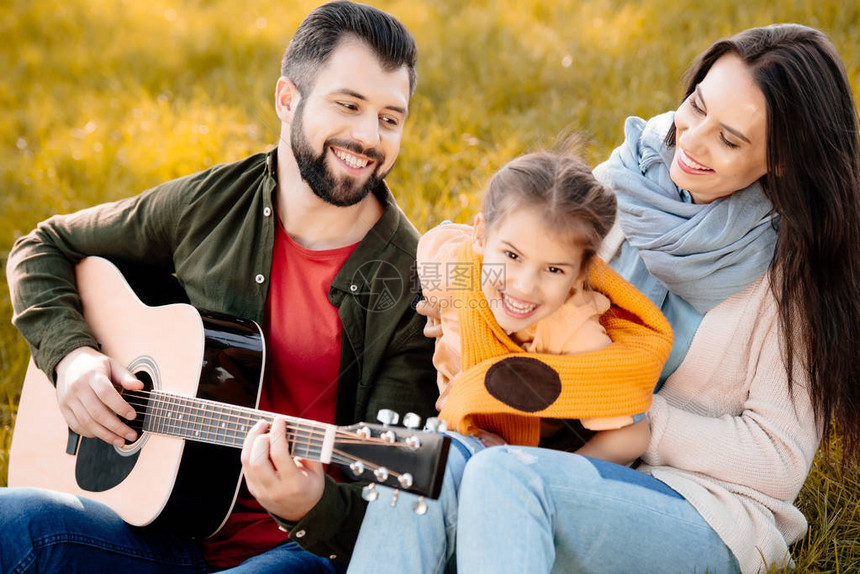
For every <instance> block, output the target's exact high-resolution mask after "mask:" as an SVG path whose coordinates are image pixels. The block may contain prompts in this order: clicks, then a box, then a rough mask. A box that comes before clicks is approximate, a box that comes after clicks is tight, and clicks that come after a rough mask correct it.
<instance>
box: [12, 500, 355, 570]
mask: <svg viewBox="0 0 860 574" xmlns="http://www.w3.org/2000/svg"><path fill="white" fill-rule="evenodd" d="M207 571H208V570H207V568H206V564H205V563H204V561H203V555H202V553H201V551H200V548H199V546H198V544H197V543H196V542H194V541H193V540H190V539H184V538H178V537H173V536H169V535H166V534H163V533H159V532H155V531H152V530H151V529H146V528H135V527H133V526H129V525H127V524H126V523H125V522H123V521H122V519H120V518H119V516H117V515H116V513H115V512H113V511H112V510H111V509H109V508H108V507H106V506H104V505H103V504H100V503H98V502H93V501H91V500H88V499H85V498H79V497H76V496H71V495H67V494H60V493H56V492H51V491H48V490H41V489H33V488H0V572H3V573H4V574H23V573H25V572H27V573H36V572H44V573H51V574H56V573H63V574H74V573H77V572H81V573H83V572H87V573H91V572H99V573H101V572H106V573H113V574H137V573H150V572H152V573H155V572H158V573H162V572H163V573H180V572H181V573H183V574H187V573H191V572H195V573H199V572H207ZM222 572H230V573H233V574H246V573H247V574H250V573H252V572H253V573H260V574H265V573H269V572H271V573H274V572H290V573H293V572H296V573H306V572H307V573H314V574H316V573H320V574H323V573H325V574H333V573H337V572H343V567H342V566H340V565H336V564H335V563H333V562H331V561H330V560H328V559H325V558H320V557H318V556H315V555H313V554H311V553H309V552H306V551H304V550H302V549H301V548H300V547H299V546H298V545H297V544H295V543H294V542H288V543H286V544H282V545H280V546H278V547H276V548H273V549H272V550H269V551H268V552H265V553H263V554H260V555H258V556H255V557H253V558H250V559H248V560H246V561H245V562H243V563H242V564H241V565H239V566H237V567H236V568H231V569H228V570H223V571H222Z"/></svg>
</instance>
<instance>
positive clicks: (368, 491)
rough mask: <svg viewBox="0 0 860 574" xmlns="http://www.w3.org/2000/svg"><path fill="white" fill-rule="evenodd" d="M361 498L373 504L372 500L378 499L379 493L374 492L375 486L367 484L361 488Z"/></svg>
mask: <svg viewBox="0 0 860 574" xmlns="http://www.w3.org/2000/svg"><path fill="white" fill-rule="evenodd" d="M361 497H362V498H363V499H364V500H366V501H368V502H373V501H374V500H376V499H377V498H379V491H378V490H376V485H375V484H368V485H367V486H365V487H364V488H362V489H361Z"/></svg>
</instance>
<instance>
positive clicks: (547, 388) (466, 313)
mask: <svg viewBox="0 0 860 574" xmlns="http://www.w3.org/2000/svg"><path fill="white" fill-rule="evenodd" d="M461 260H462V261H463V262H464V263H467V265H464V267H463V268H468V269H470V270H471V273H472V275H473V276H472V277H471V281H470V282H469V283H468V284H469V285H471V286H473V287H474V288H473V289H463V290H462V291H461V292H460V298H461V301H460V303H461V305H460V307H459V313H460V323H461V329H460V338H461V343H462V360H463V364H462V371H461V372H460V374H459V375H458V376H457V377H456V379H455V380H454V381H452V387H453V388H452V389H451V394H450V395H449V398H448V401H447V402H446V403H445V406H444V408H443V409H442V412H441V413H440V417H441V418H442V419H444V420H445V421H446V422H447V423H448V425H449V428H452V429H453V430H456V431H458V432H460V433H463V434H471V433H473V432H475V431H476V430H477V429H485V430H489V431H493V432H495V433H498V434H500V435H501V436H502V437H504V438H505V440H506V441H507V442H508V443H510V444H520V445H528V446H536V445H537V444H538V441H539V440H540V419H541V418H558V419H579V418H595V417H612V416H623V415H633V414H636V413H643V412H645V411H647V410H648V407H649V406H650V404H651V395H652V393H653V391H654V386H655V385H656V383H657V380H658V378H659V376H660V372H661V370H662V368H663V363H664V362H665V361H666V359H667V358H668V356H669V351H670V350H671V348H672V328H671V326H670V325H669V322H668V321H667V320H666V318H665V317H663V314H662V313H661V312H660V310H659V309H657V307H656V306H655V305H654V304H653V303H651V301H649V300H648V298H646V297H645V296H644V295H642V294H641V293H640V292H639V291H637V290H636V289H635V288H634V287H633V286H632V285H630V284H629V283H628V282H627V281H625V280H624V279H623V278H622V277H621V276H620V275H618V274H617V273H616V272H615V271H614V270H613V269H612V268H611V267H609V265H607V264H606V263H605V262H604V261H603V260H601V259H599V258H596V257H595V260H594V261H593V262H592V265H591V269H590V272H589V283H590V285H591V286H592V287H593V288H594V289H596V290H597V291H600V292H601V293H603V294H604V295H606V296H607V297H608V298H609V299H610V301H611V302H612V305H611V307H610V309H609V310H608V311H607V312H606V313H604V314H603V315H602V316H601V318H600V321H601V323H602V324H603V326H604V328H605V329H606V333H607V334H608V335H609V337H610V339H612V344H611V345H609V346H608V347H606V348H603V349H599V350H597V351H591V352H587V353H581V354H578V355H549V354H544V353H527V352H525V351H524V350H523V349H522V348H521V347H520V346H519V345H517V344H516V343H515V342H514V341H513V340H512V339H511V338H510V337H509V336H508V335H507V333H505V332H504V330H502V328H501V327H500V326H499V324H498V323H497V322H496V320H495V318H494V317H493V314H492V311H491V310H490V308H489V305H488V303H487V300H486V298H485V297H484V294H483V292H482V291H481V267H482V261H483V260H482V258H481V257H480V256H479V255H477V254H476V253H475V252H474V251H473V250H472V248H471V245H468V244H467V245H466V246H465V248H464V249H463V252H462V254H461ZM468 264H470V265H468Z"/></svg>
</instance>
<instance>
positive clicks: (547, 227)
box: [418, 152, 670, 464]
mask: <svg viewBox="0 0 860 574" xmlns="http://www.w3.org/2000/svg"><path fill="white" fill-rule="evenodd" d="M614 220H615V198H614V196H613V194H612V193H610V192H609V191H608V190H607V189H606V188H605V187H604V186H602V185H600V184H599V183H598V182H597V181H596V180H595V179H594V176H593V175H592V174H591V171H590V169H589V168H588V167H587V166H586V165H585V164H584V163H582V162H581V161H579V160H578V159H576V158H575V157H574V156H571V155H561V154H554V153H548V152H543V153H533V154H529V155H525V156H522V157H519V158H517V159H515V160H513V161H511V162H510V163H509V164H508V165H506V166H505V167H503V168H502V169H501V170H500V171H499V172H498V173H497V174H496V175H495V176H494V177H493V178H492V179H491V181H490V184H489V186H488V189H487V192H486V195H485V197H484V206H483V212H482V213H479V214H478V215H477V217H476V219H475V225H474V227H470V226H467V225H454V224H449V225H441V226H439V227H437V228H435V229H433V230H431V231H429V232H428V233H427V234H425V235H424V236H423V237H422V238H421V241H420V242H419V244H418V265H419V268H418V269H419V276H420V277H421V279H422V288H423V291H424V295H425V297H426V298H427V300H428V302H429V303H430V304H433V305H435V306H437V307H438V308H439V310H440V313H441V317H440V319H441V337H440V338H439V340H438V342H437V345H436V353H435V355H434V365H435V366H436V369H437V371H438V373H439V374H438V383H439V391H440V397H439V401H438V402H437V408H439V409H440V410H441V415H440V416H441V418H442V419H443V420H445V421H447V422H448V423H449V425H450V426H451V428H453V429H455V430H457V431H460V432H461V433H462V434H477V436H478V437H479V438H480V439H481V442H482V443H484V445H491V444H500V443H501V440H500V438H499V437H498V436H497V434H495V433H498V435H502V437H503V438H504V440H506V441H507V442H511V443H515V444H528V445H537V444H538V443H539V442H540V443H541V444H547V443H550V444H554V445H555V446H556V447H557V448H560V449H562V450H570V451H577V450H579V452H581V453H583V454H584V453H587V454H589V455H591V456H595V457H597V458H602V459H605V460H612V461H614V462H619V463H622V464H627V463H629V462H631V461H633V460H635V459H636V458H637V457H638V456H639V455H640V454H641V453H642V450H643V449H644V448H645V446H646V445H647V443H648V425H647V423H646V422H645V421H644V420H642V416H641V414H639V413H642V412H644V411H645V410H646V409H647V405H649V404H650V402H651V393H652V392H653V388H654V384H655V381H656V380H655V376H654V370H655V369H658V370H659V369H660V368H661V367H662V364H663V362H664V361H665V356H664V354H663V349H664V348H665V346H666V345H667V341H668V340H669V339H670V335H669V333H670V329H669V327H668V325H667V324H666V322H665V320H664V319H663V317H662V316H661V315H660V313H659V312H658V311H657V309H656V308H654V307H653V305H651V304H650V302H648V300H647V299H645V298H644V297H643V296H641V295H640V294H639V293H637V292H636V291H635V290H634V289H632V288H631V287H630V286H629V285H628V284H627V283H626V282H625V281H623V280H622V279H621V278H620V277H619V276H617V275H616V274H615V273H614V272H612V270H611V269H610V268H609V267H608V266H607V265H606V264H605V263H603V262H602V261H600V260H599V259H597V258H595V257H594V255H595V252H596V250H597V248H598V246H599V245H600V243H601V241H602V240H603V237H604V236H605V235H606V233H607V232H608V231H609V229H610V228H611V227H612V223H613V222H614ZM607 296H609V297H608V298H607ZM610 300H611V301H612V302H614V303H615V307H614V308H613V309H612V312H611V313H609V314H606V312H607V311H609V310H610V307H611V305H610ZM624 313H627V314H629V315H630V316H632V317H635V319H634V320H632V321H630V320H628V319H626V315H625V316H622V315H623V314H624ZM601 318H602V321H603V322H601ZM605 324H606V325H608V326H609V328H610V329H611V331H612V332H611V337H610V336H608V335H607V333H606V329H605V327H604V325H605ZM625 336H628V337H632V338H631V339H625ZM613 340H616V341H618V344H616V346H615V347H613V348H612V349H609V350H607V351H606V352H602V353H590V354H588V355H586V356H578V357H575V358H572V357H568V356H569V355H576V354H580V353H588V352H590V351H597V350H599V349H603V348H604V347H607V346H609V345H610V343H611V342H612V341H613ZM523 352H525V353H523ZM550 355H560V356H562V357H563V358H562V357H554V356H550ZM494 357H495V358H496V360H490V359H493V358H494ZM526 358H532V359H535V358H536V359H537V360H538V361H540V363H541V364H543V365H548V367H549V368H543V367H539V366H536V365H537V363H535V362H528V361H525V362H524V359H526ZM619 362H620V363H625V366H627V367H628V369H629V370H628V369H624V370H622V368H621V367H620V364H619ZM461 370H462V371H463V372H461ZM561 420H565V421H570V422H567V423H565V424H563V423H561V422H560V421H561ZM487 431H492V432H487ZM595 431H597V432H598V436H597V437H595V439H594V440H588V439H590V438H591V435H593V434H594V432H595ZM586 441H588V442H587V444H585V443H586Z"/></svg>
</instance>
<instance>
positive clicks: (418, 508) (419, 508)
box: [412, 496, 427, 516]
mask: <svg viewBox="0 0 860 574" xmlns="http://www.w3.org/2000/svg"><path fill="white" fill-rule="evenodd" d="M412 512H414V513H415V514H417V515H419V516H421V515H422V514H427V503H426V502H424V497H423V496H419V497H418V500H416V501H415V504H413V505H412Z"/></svg>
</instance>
